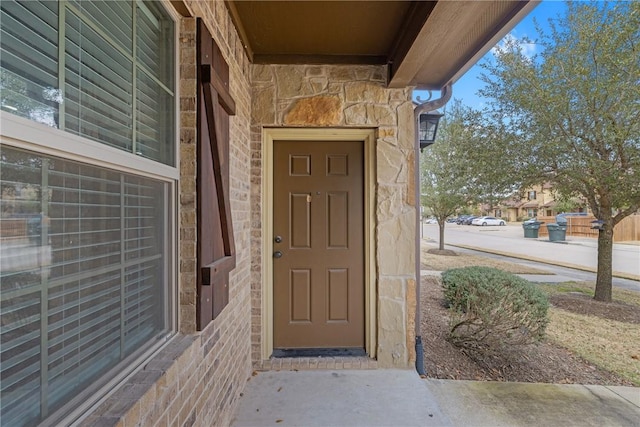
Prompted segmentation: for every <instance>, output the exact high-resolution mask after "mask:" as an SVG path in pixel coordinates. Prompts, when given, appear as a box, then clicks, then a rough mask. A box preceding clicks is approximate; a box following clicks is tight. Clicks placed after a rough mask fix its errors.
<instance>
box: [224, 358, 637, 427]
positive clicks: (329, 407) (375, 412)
mask: <svg viewBox="0 0 640 427" xmlns="http://www.w3.org/2000/svg"><path fill="white" fill-rule="evenodd" d="M531 425H538V426H542V425H544V426H637V425H640V388H635V387H604V386H583V385H557V384H528V383H526V384H525V383H496V382H475V381H453V380H437V379H421V378H420V377H419V376H418V374H417V373H416V372H415V371H413V370H393V369H377V370H309V371H265V372H258V373H257V374H256V375H255V376H253V377H252V378H250V379H249V381H248V383H247V385H246V388H245V391H244V393H243V396H242V397H241V399H240V403H239V408H238V410H237V411H236V414H235V417H234V419H233V421H232V426H234V427H241V426H398V427H399V426H531Z"/></svg>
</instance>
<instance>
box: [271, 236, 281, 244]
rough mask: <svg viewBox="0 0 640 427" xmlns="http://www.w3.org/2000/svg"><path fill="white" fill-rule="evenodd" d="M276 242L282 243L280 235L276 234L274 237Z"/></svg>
mask: <svg viewBox="0 0 640 427" xmlns="http://www.w3.org/2000/svg"><path fill="white" fill-rule="evenodd" d="M273 240H274V241H275V242H276V243H281V242H282V237H280V236H276V237H275V239H273Z"/></svg>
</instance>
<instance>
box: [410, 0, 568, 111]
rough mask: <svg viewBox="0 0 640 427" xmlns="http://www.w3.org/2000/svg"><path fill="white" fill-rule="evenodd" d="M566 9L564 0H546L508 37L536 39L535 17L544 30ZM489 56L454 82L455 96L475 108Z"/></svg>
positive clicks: (478, 101) (534, 50)
mask: <svg viewBox="0 0 640 427" xmlns="http://www.w3.org/2000/svg"><path fill="white" fill-rule="evenodd" d="M565 9H566V4H565V2H564V1H558V0H544V1H543V2H542V3H540V4H539V5H538V6H537V7H536V8H535V9H533V11H532V12H531V13H530V14H529V15H527V17H526V18H524V19H523V20H522V21H521V22H520V23H519V24H518V25H517V26H516V27H515V28H514V29H513V30H511V32H510V33H509V35H508V36H507V37H515V38H518V39H521V38H523V37H527V38H529V39H531V40H535V39H536V38H538V35H537V32H536V30H535V27H534V24H533V20H534V18H535V19H536V21H537V22H538V24H539V25H540V26H542V28H543V30H544V29H545V28H546V27H548V25H547V21H548V19H549V18H555V17H557V16H558V15H560V16H562V15H564V12H565ZM530 48H531V51H530V53H531V54H533V53H536V46H535V45H531V47H530ZM487 55H493V53H492V52H491V51H489V52H488V53H487ZM486 58H487V56H486V55H485V57H484V58H483V59H481V60H480V61H478V63H477V64H476V65H474V66H473V67H472V68H471V69H470V70H469V71H467V73H466V74H465V75H464V76H462V78H461V79H460V80H458V81H457V82H455V83H454V84H453V98H454V99H460V100H462V102H463V103H464V104H465V105H468V106H470V107H474V108H480V107H482V105H483V100H482V98H480V97H478V96H477V95H476V92H477V91H478V89H479V88H480V87H482V82H481V81H480V80H479V76H480V74H481V73H482V71H483V70H482V69H481V68H480V67H479V65H478V64H480V63H482V62H483V61H484V60H486ZM438 96H439V95H438V94H437V92H436V93H435V94H434V96H433V97H434V98H437V97H438ZM422 98H423V99H425V98H428V94H426V95H424V94H423V95H422Z"/></svg>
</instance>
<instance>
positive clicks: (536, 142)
mask: <svg viewBox="0 0 640 427" xmlns="http://www.w3.org/2000/svg"><path fill="white" fill-rule="evenodd" d="M538 31H539V32H540V33H542V31H541V30H540V29H538ZM538 44H539V46H541V47H542V48H543V50H542V52H541V53H540V54H537V55H534V56H533V57H527V56H526V55H525V54H524V50H523V48H522V47H523V46H522V43H521V42H518V41H517V40H514V39H511V40H510V41H508V42H507V43H506V44H505V45H504V46H503V47H501V48H499V49H498V50H497V53H496V55H495V58H496V59H495V62H492V63H485V64H484V66H485V68H486V70H487V72H488V73H487V74H485V75H484V77H483V80H484V81H485V83H486V84H487V86H486V88H485V89H484V90H482V91H480V94H481V95H483V96H485V97H488V98H491V101H490V107H489V109H488V110H487V113H488V114H492V115H493V120H494V121H496V122H498V121H499V122H502V123H505V125H506V126H507V127H508V128H509V129H508V130H509V133H510V134H511V135H512V137H513V138H512V143H513V144H514V146H513V147H511V148H512V153H514V154H515V155H517V162H516V164H518V165H519V166H518V175H519V176H521V177H523V178H525V179H528V180H532V181H533V180H538V182H545V181H550V182H553V184H554V187H555V188H556V189H557V190H558V191H560V192H561V193H562V194H564V195H565V196H567V197H572V196H582V197H583V198H584V199H585V200H586V201H587V203H588V205H589V207H590V208H591V210H592V211H593V213H594V215H595V216H596V217H597V218H598V219H599V220H601V221H603V224H604V226H603V229H602V230H601V231H600V232H599V237H598V272H597V278H596V289H595V295H594V298H595V299H596V300H600V301H611V287H612V283H611V281H612V274H611V266H612V255H613V228H614V226H615V225H616V224H617V223H619V222H620V221H621V220H622V219H623V218H625V217H626V216H628V215H630V214H632V213H634V212H636V211H638V209H639V208H640V139H639V138H640V2H633V1H631V2H614V3H601V2H594V1H592V2H589V3H583V2H569V3H568V4H567V13H566V15H565V16H563V17H558V18H556V19H554V20H550V32H549V33H548V34H545V35H543V36H541V40H540V41H539V42H538ZM514 148H515V151H514V150H513V149H514Z"/></svg>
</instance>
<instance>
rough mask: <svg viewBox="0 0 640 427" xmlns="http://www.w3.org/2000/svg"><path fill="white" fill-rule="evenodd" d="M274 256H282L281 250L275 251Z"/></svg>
mask: <svg viewBox="0 0 640 427" xmlns="http://www.w3.org/2000/svg"><path fill="white" fill-rule="evenodd" d="M273 257H274V258H282V252H280V251H275V252H274V253H273Z"/></svg>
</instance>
